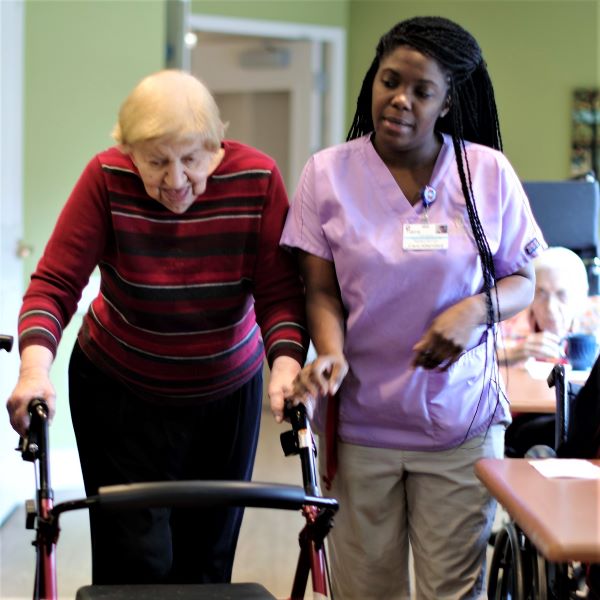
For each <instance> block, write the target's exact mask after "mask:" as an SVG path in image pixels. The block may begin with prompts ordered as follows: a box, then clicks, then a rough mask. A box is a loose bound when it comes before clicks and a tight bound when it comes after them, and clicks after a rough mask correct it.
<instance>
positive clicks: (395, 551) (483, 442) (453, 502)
mask: <svg viewBox="0 0 600 600" xmlns="http://www.w3.org/2000/svg"><path fill="white" fill-rule="evenodd" d="M504 430H505V427H504V425H496V426H494V427H492V428H491V429H490V431H489V432H488V434H487V436H485V437H484V436H480V437H477V438H474V439H472V440H469V441H468V442H466V443H464V444H463V445H462V446H459V447H458V448H454V449H452V450H446V451H442V452H413V451H402V450H390V449H385V448H370V447H366V446H358V445H355V444H345V443H340V444H339V447H338V460H339V467H338V472H337V475H336V477H335V479H334V482H333V487H332V489H331V495H332V496H335V497H336V498H337V499H338V500H339V502H340V510H339V513H338V514H337V515H336V517H335V524H334V528H333V530H332V531H331V533H330V534H329V537H328V545H329V552H330V564H331V569H332V585H333V591H334V597H336V598H342V599H343V600H352V599H355V598H356V599H357V600H371V599H372V600H379V599H381V600H384V599H385V600H404V599H409V598H410V597H411V595H410V580H409V567H408V556H409V545H410V547H411V548H412V552H413V557H414V570H415V579H416V581H415V591H416V598H417V599H419V600H425V599H426V600H444V599H447V600H459V599H460V600H462V599H469V600H474V599H479V598H485V559H486V545H487V539H488V537H489V534H490V530H491V526H492V522H493V518H494V512H495V507H496V503H495V501H493V499H492V498H491V497H490V495H489V494H488V493H487V491H486V489H485V488H484V487H483V485H482V484H481V483H480V482H479V480H478V479H477V477H476V476H475V474H474V472H473V466H474V464H475V463H476V462H477V461H478V460H479V459H480V458H502V456H503V452H504ZM321 447H324V445H322V446H321ZM323 454H324V453H323V452H322V453H321V460H322V461H323V459H324V457H323ZM321 466H322V467H324V464H322V465H321ZM323 472H324V471H323Z"/></svg>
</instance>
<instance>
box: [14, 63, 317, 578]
mask: <svg viewBox="0 0 600 600" xmlns="http://www.w3.org/2000/svg"><path fill="white" fill-rule="evenodd" d="M223 136H224V125H223V123H222V122H221V120H220V117H219V110H218V108H217V106H216V104H215V102H214V100H213V98H212V96H211V94H210V93H209V92H208V90H207V89H206V88H205V87H204V85H203V84H202V83H201V82H199V81H198V80H197V79H195V78H194V77H192V76H190V75H188V74H186V73H183V72H178V71H161V72H159V73H155V74H153V75H150V76H149V77H147V78H145V79H144V80H142V81H141V82H140V83H139V84H138V85H137V86H136V87H135V89H134V90H133V91H132V92H131V94H130V95H129V96H128V97H127V99H126V100H125V102H124V103H123V105H122V107H121V110H120V113H119V118H118V123H117V125H116V127H115V129H114V132H113V137H114V139H115V140H116V142H117V144H118V145H117V146H116V147H113V148H110V149H108V150H106V151H104V152H101V153H100V154H98V155H96V156H95V157H94V158H93V159H92V160H91V161H90V162H89V164H88V165H87V167H86V168H85V170H84V171H83V173H82V175H81V177H80V179H79V181H78V182H77V184H76V185H75V188H74V190H73V192H72V194H71V196H70V197H69V199H68V201H67V203H66V205H65V207H64V209H63V211H62V213H61V215H60V218H59V220H58V223H57V224H56V227H55V229H54V232H53V234H52V236H51V238H50V240H49V242H48V245H47V246H46V249H45V252H44V255H43V257H42V259H41V260H40V262H39V264H38V266H37V269H36V271H35V272H34V274H33V276H32V279H31V284H30V286H29V288H28V290H27V293H26V294H25V298H24V302H23V307H22V310H21V314H20V329H19V346H20V352H21V370H20V376H19V380H18V383H17V385H16V387H15V389H14V391H13V393H12V395H11V397H10V398H9V400H8V404H7V406H8V411H9V413H10V418H11V423H12V425H13V427H14V428H15V430H16V431H18V432H19V433H20V434H23V433H25V431H26V428H27V426H28V415H27V406H28V404H29V402H30V400H31V399H32V398H34V397H41V398H44V399H45V400H46V401H47V403H48V405H49V407H50V411H51V413H53V412H54V403H55V398H54V390H53V387H52V384H51V382H50V380H49V376H48V373H49V369H50V366H51V364H52V361H53V358H54V355H55V353H56V348H57V345H58V343H59V341H60V338H61V333H62V331H63V329H64V327H65V326H66V325H67V323H68V322H69V320H70V318H71V316H72V315H73V313H74V312H75V309H76V306H77V302H78V300H79V298H80V295H81V291H82V290H83V288H84V287H85V285H86V283H87V281H88V278H89V276H90V273H91V272H92V271H93V269H94V268H95V267H96V266H99V269H100V275H101V288H100V293H99V295H98V297H97V298H96V299H95V300H94V301H93V302H92V304H91V306H90V308H89V311H88V313H87V314H86V316H85V317H84V320H83V325H82V327H81V330H80V331H79V334H78V339H77V343H76V345H75V348H74V350H73V354H72V357H71V363H70V368H69V386H70V404H71V415H72V420H73V426H74V429H75V434H76V437H77V444H78V450H79V455H80V459H81V466H82V471H83V477H84V481H85V487H86V492H87V493H88V494H93V493H95V492H96V491H97V489H98V487H100V486H104V485H111V484H119V483H129V482H139V481H161V480H191V479H237V480H248V479H249V478H250V476H251V472H252V466H253V462H254V456H255V451H256V444H257V439H258V430H259V422H260V413H261V399H262V364H263V360H264V357H265V353H266V357H267V360H268V362H269V365H270V367H271V375H270V382H269V385H268V395H269V398H270V402H271V407H272V409H273V412H274V414H275V416H276V418H278V419H281V412H282V408H283V401H284V394H285V391H286V389H287V388H288V386H289V385H290V384H291V382H292V380H293V379H294V377H295V375H296V374H297V373H298V371H299V370H300V368H301V363H302V362H303V361H304V357H305V354H306V347H307V336H306V333H305V327H304V308H303V304H304V302H303V297H302V288H301V283H300V280H299V277H298V274H297V272H296V270H295V268H294V266H293V263H292V260H291V258H290V257H289V256H288V254H287V253H286V252H284V251H283V250H281V249H280V248H279V246H278V242H279V238H280V235H281V231H282V228H283V223H284V220H285V216H286V213H287V210H288V201H287V196H286V193H285V189H284V185H283V182H282V178H281V175H280V173H279V170H278V168H277V166H276V164H275V162H274V161H273V159H271V158H270V157H268V156H266V155H264V154H262V153H260V152H259V151H257V150H255V149H253V148H250V147H248V146H245V145H243V144H241V143H238V142H234V141H230V140H224V139H223ZM90 519H91V532H92V559H93V581H94V583H105V584H106V583H153V582H159V581H170V582H177V583H183V582H197V583H201V582H223V581H228V580H229V579H230V577H231V569H232V563H233V555H234V551H235V546H236V542H237V537H238V533H239V529H240V524H241V519H242V510H241V509H231V510H226V511H225V510H223V511H218V512H217V511H213V512H206V511H203V512H202V513H198V512H194V513H193V514H190V512H189V511H185V510H182V509H181V510H167V509H153V510H144V511H139V512H135V513H133V514H132V513H130V512H127V514H126V515H119V514H111V515H109V516H105V515H103V514H101V513H92V514H91V515H90Z"/></svg>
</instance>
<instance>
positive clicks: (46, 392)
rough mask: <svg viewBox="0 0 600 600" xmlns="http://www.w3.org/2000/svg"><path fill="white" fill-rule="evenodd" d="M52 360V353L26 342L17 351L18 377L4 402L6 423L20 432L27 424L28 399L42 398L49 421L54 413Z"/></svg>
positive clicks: (25, 429) (23, 430) (24, 431)
mask: <svg viewBox="0 0 600 600" xmlns="http://www.w3.org/2000/svg"><path fill="white" fill-rule="evenodd" d="M52 360H53V356H52V353H51V352H50V350H48V349H47V348H44V347H43V346H35V345H34V346H28V347H27V348H25V349H24V350H23V352H22V353H21V369H20V372H19V380H18V381H17V385H16V386H15V389H14V390H13V392H12V394H11V395H10V398H9V399H8V401H7V403H6V409H7V410H8V414H9V417H10V424H11V425H12V427H13V429H14V430H15V431H16V432H17V433H18V434H19V435H21V436H25V435H26V433H27V429H28V428H29V403H30V402H31V401H32V400H33V399H34V398H40V399H42V400H45V402H46V404H47V405H48V411H49V421H52V418H53V417H54V406H55V400H56V394H55V392H54V386H53V385H52V383H51V382H50V377H49V372H50V366H51V364H52Z"/></svg>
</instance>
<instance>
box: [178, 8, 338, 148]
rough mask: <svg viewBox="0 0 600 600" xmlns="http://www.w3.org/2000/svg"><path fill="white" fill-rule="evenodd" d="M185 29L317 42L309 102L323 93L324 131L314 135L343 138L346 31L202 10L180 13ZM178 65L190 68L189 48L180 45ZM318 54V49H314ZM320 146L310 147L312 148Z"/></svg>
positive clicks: (332, 140)
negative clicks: (318, 72)
mask: <svg viewBox="0 0 600 600" xmlns="http://www.w3.org/2000/svg"><path fill="white" fill-rule="evenodd" d="M181 18H183V19H184V24H183V25H184V26H183V31H184V32H196V31H199V32H202V31H204V32H210V33H222V34H226V35H227V34H229V35H243V36H249V37H258V38H279V39H284V40H308V41H311V42H313V43H315V44H318V45H320V47H321V48H324V49H325V51H324V52H323V53H322V75H324V77H323V76H321V77H316V80H315V82H314V86H313V90H312V92H315V91H316V92H317V93H311V102H318V101H319V100H318V98H319V95H320V94H321V93H324V118H323V119H321V126H322V127H323V132H322V133H323V135H322V136H318V135H317V134H316V132H313V135H312V137H313V139H321V140H322V144H321V145H322V146H323V147H325V146H331V145H334V144H339V143H341V142H343V141H344V139H345V106H346V97H345V91H346V32H345V30H344V29H343V28H341V27H326V26H322V25H307V24H304V23H287V22H283V21H261V20H256V19H243V18H236V17H221V16H215V15H206V14H202V13H192V14H186V12H185V11H183V12H182V13H181ZM183 48H184V49H183V51H182V52H183V53H182V57H181V65H182V67H183V68H186V69H187V70H189V66H190V64H191V51H190V48H189V47H188V46H186V45H185V44H184V45H183ZM317 55H318V53H317ZM318 149H319V148H313V151H316V150H318Z"/></svg>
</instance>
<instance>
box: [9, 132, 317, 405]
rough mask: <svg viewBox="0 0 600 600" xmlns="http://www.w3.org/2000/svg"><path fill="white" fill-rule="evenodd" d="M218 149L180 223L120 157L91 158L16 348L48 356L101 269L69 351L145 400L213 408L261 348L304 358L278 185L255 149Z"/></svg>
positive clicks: (299, 298) (28, 302)
mask: <svg viewBox="0 0 600 600" xmlns="http://www.w3.org/2000/svg"><path fill="white" fill-rule="evenodd" d="M223 146H224V149H225V156H224V158H223V161H222V162H221V164H220V165H219V167H218V168H217V170H216V171H215V172H214V173H213V174H212V176H211V177H210V178H209V180H208V184H207V188H206V192H205V193H204V194H202V195H201V196H199V197H198V199H197V200H196V202H195V203H194V204H193V205H192V206H191V207H190V209H188V211H187V212H186V213H185V214H183V215H176V214H174V213H171V212H169V211H168V210H167V209H166V208H164V207H163V206H162V205H161V204H160V203H159V202H157V201H155V200H153V199H152V198H150V197H149V196H148V195H147V194H146V192H145V190H144V186H143V184H142V181H141V179H140V177H139V174H138V172H137V169H136V168H135V166H134V165H133V163H132V162H131V160H130V159H129V157H128V156H126V155H123V154H122V153H121V152H120V151H119V150H118V149H116V148H111V149H109V150H107V151H105V152H102V153H100V154H98V155H97V156H96V157H94V158H93V159H92V160H91V161H90V163H89V164H88V165H87V167H86V169H85V170H84V172H83V174H82V175H81V177H80V179H79V181H78V182H77V184H76V186H75V188H74V190H73V192H72V193H71V196H70V197H69V200H68V201H67V203H66V205H65V207H64V209H63V210H62V212H61V215H60V217H59V219H58V222H57V224H56V227H55V229H54V232H53V233H52V236H51V238H50V240H49V242H48V245H47V246H46V249H45V252H44V255H43V256H42V258H41V260H40V262H39V264H38V266H37V269H36V271H35V272H34V274H33V275H32V278H31V283H30V285H29V288H28V290H27V292H26V294H25V297H24V301H23V306H22V309H21V314H20V323H19V342H20V348H21V350H22V349H23V348H24V347H25V346H27V345H30V344H41V345H43V346H46V347H47V348H49V349H50V350H51V351H52V352H54V353H55V352H56V347H57V345H58V343H59V341H60V338H61V335H62V331H63V329H64V327H65V326H66V325H67V323H68V322H69V320H70V319H71V317H72V315H73V313H74V312H75V309H76V307H77V302H78V300H79V298H80V296H81V292H82V290H83V288H84V287H85V285H86V283H87V281H88V279H89V276H90V274H91V272H92V271H93V269H94V268H95V267H96V265H99V268H100V275H101V286H100V293H99V295H98V297H97V298H96V299H95V300H94V301H93V302H92V304H91V306H90V308H89V311H88V313H87V314H86V315H85V317H84V320H83V325H82V328H81V330H80V332H79V335H78V340H79V343H80V345H81V347H82V349H83V350H84V352H85V353H86V355H87V356H88V357H89V358H90V359H91V360H92V361H94V363H95V364H96V365H97V366H99V367H100V368H101V369H103V370H104V371H106V372H107V373H108V374H110V375H112V376H114V377H116V378H118V379H119V380H121V381H123V382H124V383H126V384H127V385H129V386H130V387H132V388H133V389H134V390H136V391H137V392H138V393H139V394H140V395H142V396H144V397H147V398H148V399H155V400H167V399H168V400H169V401H171V402H172V401H179V402H185V403H187V402H197V401H199V400H203V399H213V398H218V397H222V396H224V395H226V394H228V393H230V392H232V391H234V390H235V389H236V388H238V387H239V386H241V385H243V384H244V383H245V382H247V381H248V380H249V379H250V378H251V377H252V376H253V375H254V374H255V373H256V372H257V371H258V369H260V368H261V365H262V361H263V358H264V348H266V354H267V358H268V360H269V362H270V363H272V361H273V359H274V358H275V357H277V356H279V355H288V356H292V357H294V358H296V359H297V360H298V361H299V362H302V361H303V359H304V356H305V352H306V347H307V335H306V329H305V326H304V325H305V321H304V300H303V294H302V288H301V283H300V280H299V277H298V274H297V271H296V269H295V268H294V265H293V262H292V259H291V257H290V256H289V255H288V254H287V253H286V252H285V251H283V250H281V249H280V247H279V238H280V235H281V230H282V227H283V223H284V220H285V215H286V212H287V208H288V202H287V196H286V193H285V189H284V186H283V182H282V179H281V175H280V173H279V171H278V169H277V166H276V164H275V163H274V161H273V160H272V159H271V158H269V157H268V156H266V155H264V154H262V153H260V152H259V151H257V150H255V149H253V148H250V147H248V146H245V145H243V144H240V143H238V142H233V141H227V140H226V141H225V142H223ZM259 326H260V329H259ZM261 332H262V335H261ZM263 342H264V343H263Z"/></svg>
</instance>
